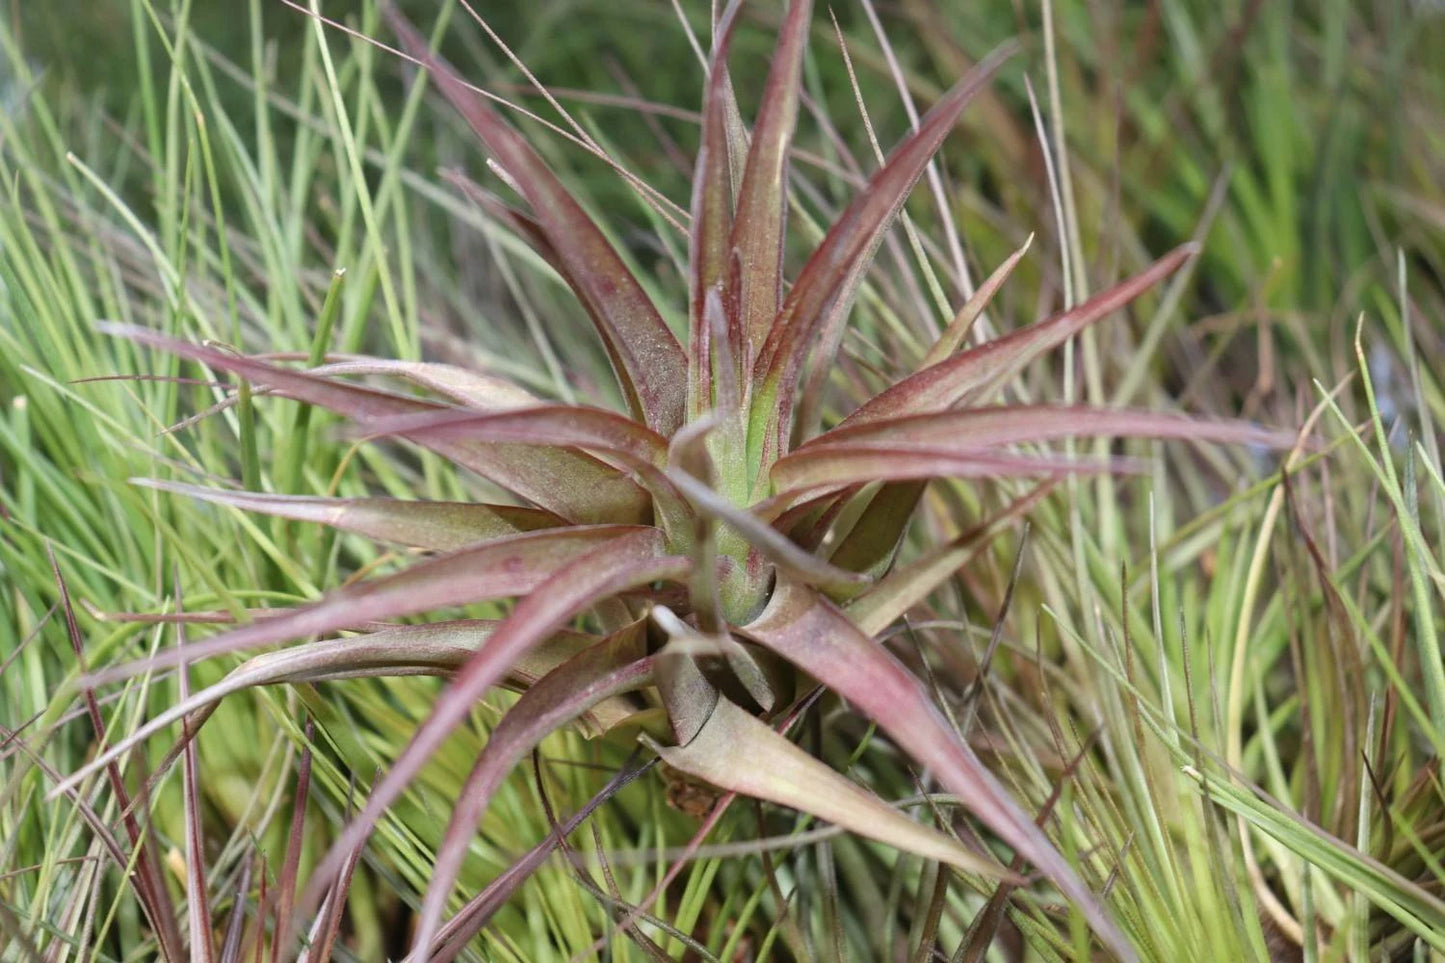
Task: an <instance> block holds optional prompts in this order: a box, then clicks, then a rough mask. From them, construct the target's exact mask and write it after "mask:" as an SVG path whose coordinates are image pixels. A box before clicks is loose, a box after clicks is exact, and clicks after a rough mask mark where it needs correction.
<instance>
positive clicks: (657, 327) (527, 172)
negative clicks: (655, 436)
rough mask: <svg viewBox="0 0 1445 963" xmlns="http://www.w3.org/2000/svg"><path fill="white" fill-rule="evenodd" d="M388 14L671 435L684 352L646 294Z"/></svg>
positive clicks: (632, 402)
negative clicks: (511, 189) (502, 173)
mask: <svg viewBox="0 0 1445 963" xmlns="http://www.w3.org/2000/svg"><path fill="white" fill-rule="evenodd" d="M388 20H389V21H390V22H391V25H392V28H393V29H394V30H395V31H396V33H397V35H398V36H399V37H400V38H401V40H402V45H403V46H404V47H405V48H406V49H407V52H408V53H409V54H411V55H412V56H414V57H416V58H417V59H418V60H419V61H420V62H421V63H422V64H424V65H425V66H426V67H427V68H428V69H429V70H430V71H431V75H432V79H433V80H434V81H435V82H436V84H437V86H438V88H440V90H441V92H442V93H443V95H445V96H446V98H447V100H448V101H450V102H451V104H452V106H453V107H455V108H456V110H457V112H458V113H460V114H461V115H462V116H463V117H464V118H465V119H466V121H467V124H468V125H469V126H470V127H471V128H472V131H473V132H474V133H475V134H476V135H477V137H478V138H480V139H481V141H482V143H484V144H485V145H486V146H487V149H488V150H490V151H491V152H492V154H493V155H494V157H495V159H496V161H497V162H498V163H499V164H500V165H501V166H502V168H503V169H504V170H506V172H507V174H508V176H509V177H510V178H511V179H512V181H513V182H514V183H515V184H516V186H517V189H518V190H519V191H520V192H521V193H522V196H523V197H525V198H526V199H527V203H528V205H530V206H531V208H532V213H533V215H534V216H535V217H536V219H537V223H538V224H539V225H540V226H541V228H542V231H543V233H544V234H545V236H546V238H547V240H548V242H550V244H551V245H552V249H553V250H554V251H555V252H556V254H557V258H558V260H559V261H560V262H561V264H562V267H563V271H564V273H563V277H565V278H566V279H567V281H568V283H569V284H571V285H572V287H573V289H574V290H575V291H576V292H577V295H578V297H579V299H580V300H581V301H582V304H583V306H584V307H586V308H587V312H588V314H590V315H591V316H592V320H593V321H594V322H595V324H596V327H597V331H598V333H599V334H600V335H601V336H602V341H603V344H604V345H605V347H606V348H607V354H608V356H609V357H610V358H611V360H612V365H613V369H614V370H615V371H616V373H617V380H618V382H619V383H620V384H621V386H622V391H623V394H624V395H625V396H626V397H627V401H628V405H629V406H630V407H631V409H632V412H633V414H634V415H636V416H637V418H638V419H639V420H642V421H645V422H646V423H647V425H648V427H650V428H652V429H654V430H656V431H659V432H662V433H663V434H670V433H671V432H673V431H675V430H676V429H677V428H678V426H680V425H681V424H682V420H683V414H684V405H685V403H686V391H687V358H686V356H685V355H684V354H683V350H682V346H681V345H679V344H678V342H677V338H676V337H674V336H673V333H672V331H671V330H669V329H668V327H667V322H665V321H664V320H663V319H662V315H661V314H659V313H658V311H657V308H656V307H654V306H653V304H652V301H651V300H650V299H649V298H648V296H647V292H646V291H644V290H643V288H642V285H641V284H639V283H638V281H637V278H635V277H633V275H632V272H631V271H629V270H628V268H627V265H626V264H625V263H623V260H622V258H621V257H619V256H618V254H617V252H616V251H615V250H613V248H612V245H611V243H610V242H609V241H608V240H607V237H606V235H604V234H603V233H602V231H601V230H600V229H599V228H598V227H597V225H596V224H594V223H593V221H592V219H591V218H590V217H588V216H587V213H586V212H585V211H583V209H582V206H581V205H580V204H578V203H577V201H576V200H575V199H574V198H573V197H572V194H571V193H570V192H569V191H568V190H567V188H566V187H564V186H563V184H562V182H561V181H559V180H558V179H557V177H556V175H554V174H553V173H552V171H551V170H550V169H548V167H547V165H546V163H545V162H543V160H542V158H541V157H540V156H539V155H538V154H537V152H536V151H535V150H533V149H532V147H531V145H529V144H528V143H527V142H526V140H524V139H523V138H522V136H521V135H520V134H518V133H517V132H516V131H515V130H513V129H512V127H511V126H510V125H508V124H507V122H506V121H504V120H503V119H502V118H501V116H500V115H498V114H497V112H496V111H494V110H493V109H492V108H491V107H490V106H489V105H488V104H487V103H486V102H485V101H483V100H482V99H481V98H480V97H478V96H477V95H476V94H475V93H474V92H472V91H471V90H469V89H468V88H467V86H466V84H465V83H464V82H463V81H462V79H461V77H460V76H459V75H458V74H457V72H456V70H455V69H453V68H452V66H451V65H450V64H448V63H447V62H446V61H444V60H443V59H442V58H441V57H439V56H437V55H436V54H434V53H432V52H431V49H430V48H429V47H428V46H427V43H426V41H425V40H424V39H423V38H422V37H421V36H420V35H419V34H418V33H417V32H416V31H415V30H414V29H412V27H411V25H410V24H408V23H406V21H405V20H403V19H402V17H401V16H400V15H399V14H397V13H396V12H395V10H388Z"/></svg>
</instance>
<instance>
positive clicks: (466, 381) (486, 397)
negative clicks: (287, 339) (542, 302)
mask: <svg viewBox="0 0 1445 963" xmlns="http://www.w3.org/2000/svg"><path fill="white" fill-rule="evenodd" d="M311 374H314V375H319V376H321V377H326V378H330V377H335V376H338V375H383V376H386V377H390V378H404V379H405V380H407V381H409V382H411V383H412V384H414V385H416V386H417V387H419V388H425V389H427V390H428V391H432V392H435V393H436V394H439V395H441V396H442V397H444V398H447V399H449V400H451V401H455V402H457V403H458V404H462V405H466V406H467V407H469V408H482V409H484V410H487V411H499V410H506V409H510V408H527V407H531V406H533V405H540V404H545V402H544V401H543V400H542V399H541V398H538V397H537V396H536V395H534V394H532V393H531V392H530V391H527V390H526V389H525V388H522V387H520V386H518V385H517V384H516V383H514V382H511V381H508V380H507V379H506V378H498V377H496V376H494V375H488V374H483V373H482V372H480V371H471V370H468V369H467V368H461V367H458V366H457V365H453V364H441V363H439V362H436V361H393V360H390V359H387V358H356V359H352V360H348V361H336V362H332V363H331V364H324V365H321V366H319V367H316V368H312V369H311Z"/></svg>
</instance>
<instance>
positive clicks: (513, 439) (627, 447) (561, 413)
mask: <svg viewBox="0 0 1445 963" xmlns="http://www.w3.org/2000/svg"><path fill="white" fill-rule="evenodd" d="M361 430H362V431H363V432H365V433H366V434H367V435H369V436H373V437H375V436H379V435H399V436H401V437H403V438H407V439H410V440H413V441H420V440H422V439H427V440H433V441H434V440H437V439H442V440H446V441H480V442H490V443H495V442H510V443H513V444H519V445H552V446H559V447H574V448H590V449H595V450H597V451H600V452H608V453H612V454H621V455H626V456H628V457H629V458H630V459H634V460H636V461H642V462H647V463H650V464H661V463H662V462H663V460H664V459H665V458H666V456H667V439H666V438H663V437H662V436H661V435H659V434H657V433H656V432H655V431H652V430H650V429H648V428H645V427H643V426H642V425H640V424H638V423H637V422H635V421H633V420H631V419H630V418H627V417H626V416H624V415H619V414H617V413H616V412H613V411H607V410H605V409H603V408H584V407H580V406H577V405H538V406H537V407H533V408H515V409H512V410H510V411H489V412H476V411H466V410H455V409H453V410H450V411H435V412H421V413H419V414H415V415H401V416H399V417H396V418H382V419H378V420H376V421H367V422H363V423H362V424H361Z"/></svg>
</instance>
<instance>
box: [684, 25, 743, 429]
mask: <svg viewBox="0 0 1445 963" xmlns="http://www.w3.org/2000/svg"><path fill="white" fill-rule="evenodd" d="M740 7H741V0H732V2H731V3H729V4H728V7H727V10H726V11H724V13H723V16H722V19H721V20H719V21H718V26H717V29H716V30H715V31H714V33H713V49H712V56H711V58H710V60H709V62H708V76H707V88H706V91H705V93H704V95H703V102H702V142H701V144H700V145H699V147H698V151H697V165H696V167H695V169H694V171H693V180H692V225H691V233H690V235H689V238H688V263H689V265H690V266H691V268H692V277H691V278H690V281H691V291H690V298H689V301H688V304H689V310H688V332H689V338H688V352H689V357H688V416H689V418H690V419H695V418H698V417H701V415H702V414H703V413H704V412H705V411H707V410H708V408H710V407H711V406H712V392H713V388H712V380H713V363H714V362H713V358H712V350H711V344H712V330H711V328H712V325H711V324H710V323H709V319H708V316H707V299H708V292H709V291H716V292H719V293H722V292H723V291H724V290H725V289H726V285H727V280H728V267H729V265H730V264H731V263H732V228H733V175H732V164H731V155H730V154H729V151H728V129H727V128H728V116H727V107H728V105H729V104H730V103H733V100H732V88H731V86H730V85H729V84H728V70H727V56H728V47H729V45H730V44H731V42H732V35H733V27H734V26H735V25H736V23H737V13H738V10H739V8H740ZM736 314H737V311H736V305H734V310H733V311H731V312H730V313H729V316H730V318H732V319H733V320H735V316H736ZM734 327H735V325H733V324H730V323H726V322H725V324H724V328H725V329H726V330H728V331H732V330H733V329H734ZM738 330H740V328H739V329H738ZM742 349H743V346H742V344H741V342H740V341H734V342H733V343H732V345H731V356H732V357H733V358H739V357H742V356H743V350H742ZM731 375H732V377H733V378H734V379H736V378H737V377H738V373H737V372H736V371H734V372H731Z"/></svg>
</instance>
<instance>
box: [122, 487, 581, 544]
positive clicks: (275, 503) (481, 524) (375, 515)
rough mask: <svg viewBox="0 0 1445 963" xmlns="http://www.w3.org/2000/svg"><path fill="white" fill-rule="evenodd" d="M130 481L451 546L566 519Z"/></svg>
mask: <svg viewBox="0 0 1445 963" xmlns="http://www.w3.org/2000/svg"><path fill="white" fill-rule="evenodd" d="M131 483H132V484H135V485H144V486H145V487H147V488H156V489H159V490H160V491H166V492H175V493H176V494H180V495H189V496H191V497H192V498H199V499H201V500H203V501H208V502H217V503H219V504H222V505H230V506H232V507H234V508H240V509H243V510H245V511H249V512H261V513H263V514H266V515H276V516H279V517H281V518H292V519H296V520H298V521H304V522H319V523H320V524H322V525H330V526H331V527H332V528H339V529H342V530H344V531H348V532H358V533H360V534H362V535H365V536H367V537H368V538H376V539H381V540H383V541H388V542H397V543H398V544H401V545H412V546H415V547H417V548H426V549H432V550H433V551H442V552H445V551H451V550H453V549H458V548H464V547H465V546H468V545H473V544H476V543H477V542H483V541H486V540H487V539H492V538H501V537H504V536H507V535H516V534H519V533H521V532H534V531H539V530H541V529H547V528H556V527H558V526H561V525H564V524H565V523H564V522H563V521H562V519H560V518H558V517H557V516H556V515H553V514H552V513H550V512H544V511H541V510H540V509H536V508H519V507H517V506H515V505H482V504H477V503H473V502H426V501H403V500H402V499H399V498H323V497H319V496H309V495H266V494H260V493H257V492H237V491H224V490H220V489H214V488H201V487H200V486H198V485H183V484H180V483H179V482H166V481H158V480H156V479H151V478H132V479H131Z"/></svg>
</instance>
